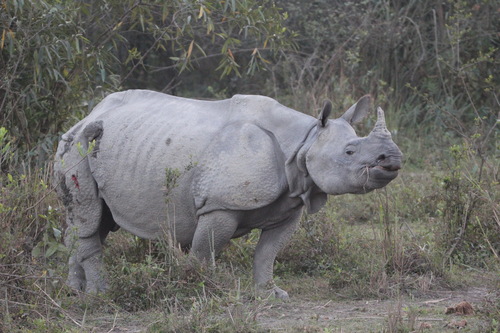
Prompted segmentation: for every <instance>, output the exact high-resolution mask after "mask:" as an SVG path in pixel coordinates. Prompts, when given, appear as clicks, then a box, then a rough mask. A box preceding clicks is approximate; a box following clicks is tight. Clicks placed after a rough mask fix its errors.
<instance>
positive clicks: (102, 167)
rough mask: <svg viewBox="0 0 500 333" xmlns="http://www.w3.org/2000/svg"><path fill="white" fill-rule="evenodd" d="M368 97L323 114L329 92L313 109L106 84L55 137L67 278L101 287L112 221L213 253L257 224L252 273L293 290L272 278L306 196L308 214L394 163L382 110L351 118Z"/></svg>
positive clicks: (264, 282)
mask: <svg viewBox="0 0 500 333" xmlns="http://www.w3.org/2000/svg"><path fill="white" fill-rule="evenodd" d="M370 105H371V102H370V97H369V96H365V97H362V98H361V99H360V100H359V101H358V102H357V103H356V104H354V105H353V106H352V107H351V108H349V109H348V110H347V111H346V112H345V113H344V114H343V115H342V116H341V117H340V118H338V119H335V120H329V119H328V116H329V114H330V113H331V110H332V104H331V102H329V101H326V102H325V105H324V107H323V109H322V111H321V112H320V115H319V117H318V118H317V119H316V118H314V117H311V116H309V115H306V114H304V113H300V112H298V111H295V110H292V109H290V108H287V107H285V106H283V105H281V104H279V103H278V102H277V101H275V100H273V99H271V98H268V97H264V96H249V95H248V96H247V95H236V96H234V97H232V98H230V99H226V100H221V101H201V100H193V99H186V98H179V97H174V96H169V95H166V94H162V93H157V92H153V91H146V90H130V91H125V92H118V93H113V94H111V95H109V96H108V97H106V98H105V99H104V100H103V101H102V102H101V103H100V104H98V105H97V106H96V107H95V109H94V110H93V111H92V112H91V113H90V114H89V115H88V116H87V117H86V118H84V119H83V120H81V121H80V122H78V123H77V124H76V125H75V126H73V127H72V128H71V129H70V130H69V131H68V132H67V133H66V134H64V135H63V136H62V140H61V141H60V143H59V146H58V149H57V154H56V158H55V166H54V172H55V181H56V182H57V183H58V193H59V196H60V197H61V199H62V201H63V203H64V205H65V207H66V213H67V218H66V219H67V224H68V228H67V231H66V235H65V242H66V245H67V246H68V247H70V248H74V249H75V251H73V255H71V256H70V259H69V276H68V281H67V282H68V284H69V286H70V287H72V288H75V289H78V290H85V291H87V292H101V291H104V290H105V289H106V282H105V278H104V274H103V272H102V245H103V242H104V240H105V238H106V236H107V235H108V233H109V232H110V231H115V230H117V229H118V228H119V227H121V228H123V229H125V230H127V231H129V232H131V233H132V234H134V235H136V236H139V237H143V238H147V239H157V238H161V237H165V235H166V233H168V234H170V237H171V239H174V240H175V244H177V245H178V246H180V247H182V248H184V249H190V250H191V254H192V255H194V257H196V258H198V259H200V260H201V261H209V262H211V261H212V258H213V256H214V255H215V254H217V253H218V252H219V251H220V250H221V249H222V248H223V247H224V245H226V244H227V243H228V242H229V241H230V240H231V239H232V238H236V237H240V236H242V235H245V234H247V233H249V232H250V231H251V230H253V229H260V230H261V234H260V239H259V242H258V244H257V247H256V249H255V255H254V265H253V267H254V268H253V277H254V282H255V284H256V285H257V286H258V287H259V288H264V290H268V291H269V292H270V293H271V294H274V295H275V296H276V297H278V298H284V299H285V298H288V294H287V292H286V291H284V290H282V289H280V288H279V287H277V286H276V285H275V284H274V283H273V282H272V281H273V280H272V278H273V264H274V260H275V257H276V254H277V252H278V251H279V250H280V249H281V248H282V247H283V246H284V244H285V243H286V241H287V240H288V239H289V238H290V236H291V235H292V233H293V231H294V230H295V229H296V228H297V225H298V222H299V219H300V216H301V214H302V211H303V209H304V207H305V208H306V210H307V212H308V213H315V212H317V211H318V210H319V209H320V208H321V207H322V206H323V205H324V204H325V202H326V200H327V194H333V195H338V194H344V193H367V192H369V191H371V190H373V189H378V188H381V187H383V186H385V185H387V184H388V183H389V182H390V181H391V180H393V179H394V178H395V177H396V176H397V174H398V170H399V169H400V167H401V159H402V154H401V151H400V150H399V148H398V147H397V146H396V144H395V143H394V142H393V141H392V139H391V134H390V132H389V131H388V130H387V129H386V125H385V120H384V113H383V111H382V109H380V108H378V120H377V122H376V124H375V127H374V129H373V130H372V132H371V133H370V134H369V135H368V136H367V137H358V136H357V135H356V133H355V131H354V129H353V128H352V127H351V124H354V123H357V122H359V121H360V120H361V119H362V118H364V117H365V116H366V114H367V113H368V112H369V109H370ZM266 288H267V289H266Z"/></svg>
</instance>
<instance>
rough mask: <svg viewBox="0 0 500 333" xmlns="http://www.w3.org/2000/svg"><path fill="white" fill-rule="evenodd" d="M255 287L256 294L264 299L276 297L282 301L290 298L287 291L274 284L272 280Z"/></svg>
mask: <svg viewBox="0 0 500 333" xmlns="http://www.w3.org/2000/svg"><path fill="white" fill-rule="evenodd" d="M256 288H257V295H258V296H260V297H262V298H264V299H268V298H276V299H281V300H284V301H286V300H289V299H290V296H288V293H287V292H286V291H284V290H283V289H281V288H280V287H278V286H276V285H275V284H274V282H269V283H267V284H266V285H263V286H256Z"/></svg>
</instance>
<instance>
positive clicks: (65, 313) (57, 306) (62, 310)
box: [34, 283, 82, 327]
mask: <svg viewBox="0 0 500 333" xmlns="http://www.w3.org/2000/svg"><path fill="white" fill-rule="evenodd" d="M34 286H35V287H37V288H38V289H39V290H40V291H41V292H42V293H43V294H44V295H45V297H47V298H48V299H49V300H50V301H51V303H52V304H54V305H55V306H56V308H58V309H59V310H60V311H61V312H62V313H63V314H64V315H65V316H66V317H68V318H69V319H70V320H71V321H72V322H74V323H75V324H76V325H77V326H78V327H82V324H80V323H79V322H78V321H77V320H76V319H74V318H73V317H71V316H70V315H69V314H68V312H67V311H66V310H64V309H63V308H62V307H61V306H60V305H59V304H57V302H56V301H54V299H52V297H50V295H49V294H47V292H46V291H45V290H43V289H42V288H41V287H40V286H39V285H38V284H36V283H34Z"/></svg>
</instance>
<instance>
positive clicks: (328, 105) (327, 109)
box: [318, 99, 332, 127]
mask: <svg viewBox="0 0 500 333" xmlns="http://www.w3.org/2000/svg"><path fill="white" fill-rule="evenodd" d="M330 113H332V102H330V101H329V100H328V99H325V102H324V105H323V110H321V113H320V114H319V117H318V120H319V123H320V125H321V126H322V127H325V125H326V122H327V121H328V117H329V116H330Z"/></svg>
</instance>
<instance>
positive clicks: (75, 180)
mask: <svg viewBox="0 0 500 333" xmlns="http://www.w3.org/2000/svg"><path fill="white" fill-rule="evenodd" d="M71 180H72V181H73V183H75V187H76V188H77V189H80V184H79V183H78V178H76V176H75V175H71Z"/></svg>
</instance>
